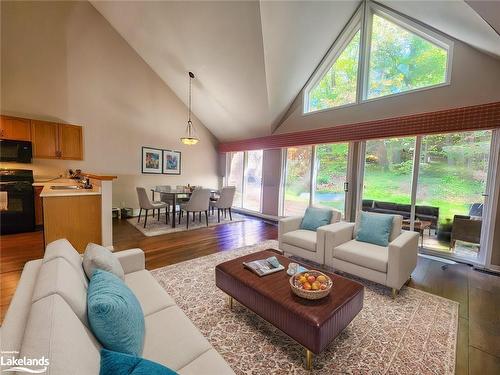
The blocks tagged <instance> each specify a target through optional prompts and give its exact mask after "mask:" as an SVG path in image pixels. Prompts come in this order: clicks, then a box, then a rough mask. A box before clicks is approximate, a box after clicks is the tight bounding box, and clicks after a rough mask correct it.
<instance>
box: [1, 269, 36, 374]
mask: <svg viewBox="0 0 500 375" xmlns="http://www.w3.org/2000/svg"><path fill="white" fill-rule="evenodd" d="M41 266H42V260H41V259H37V260H32V261H29V262H27V263H26V264H25V265H24V268H23V272H22V274H21V278H20V279H19V283H18V284H17V288H16V293H15V294H14V296H13V297H12V300H11V301H10V305H9V309H8V310H7V314H6V315H5V319H4V320H3V323H2V329H1V332H0V344H1V345H0V346H1V348H2V350H3V351H6V352H7V351H9V352H13V353H11V354H12V355H11V356H10V357H14V358H17V357H18V353H14V352H19V351H20V349H21V343H22V340H23V335H24V330H25V327H26V323H27V321H28V317H29V313H30V309H31V299H32V296H33V290H34V288H35V285H36V279H37V276H38V271H39V270H40V267H41ZM3 356H4V358H5V359H7V358H9V355H8V354H7V353H4V354H3ZM8 367H10V366H8ZM1 369H4V367H1Z"/></svg>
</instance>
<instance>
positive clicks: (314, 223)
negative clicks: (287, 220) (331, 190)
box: [300, 207, 332, 231]
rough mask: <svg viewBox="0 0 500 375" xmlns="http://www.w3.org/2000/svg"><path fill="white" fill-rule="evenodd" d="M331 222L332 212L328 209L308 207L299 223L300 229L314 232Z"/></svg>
mask: <svg viewBox="0 0 500 375" xmlns="http://www.w3.org/2000/svg"><path fill="white" fill-rule="evenodd" d="M331 220H332V210H330V209H328V208H317V207H308V208H307V210H306V213H305V214H304V217H303V219H302V222H301V223H300V229H307V230H313V231H316V230H317V229H318V228H319V227H322V226H323V225H328V224H330V221H331Z"/></svg>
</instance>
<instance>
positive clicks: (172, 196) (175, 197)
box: [151, 188, 219, 228]
mask: <svg viewBox="0 0 500 375" xmlns="http://www.w3.org/2000/svg"><path fill="white" fill-rule="evenodd" d="M155 193H158V194H160V197H161V196H162V195H163V196H166V197H167V199H166V200H165V201H167V202H169V201H170V202H172V220H171V221H172V228H175V222H176V220H175V214H176V212H177V205H178V204H179V202H181V201H182V200H185V199H186V198H189V197H190V196H191V194H193V192H189V191H186V190H184V189H171V190H168V191H167V190H161V189H157V188H155V189H151V200H152V201H153V202H154V201H155ZM218 193H219V190H218V189H210V194H211V196H214V195H215V194H218Z"/></svg>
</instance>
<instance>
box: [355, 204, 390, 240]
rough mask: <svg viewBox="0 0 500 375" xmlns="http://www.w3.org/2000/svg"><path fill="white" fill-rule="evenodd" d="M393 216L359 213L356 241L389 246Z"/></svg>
mask: <svg viewBox="0 0 500 375" xmlns="http://www.w3.org/2000/svg"><path fill="white" fill-rule="evenodd" d="M393 221H394V215H386V214H372V213H368V212H363V211H362V212H361V215H360V217H359V223H358V224H359V225H358V231H357V233H356V241H361V242H368V243H372V244H374V245H379V246H387V245H389V236H390V234H391V231H392V223H393Z"/></svg>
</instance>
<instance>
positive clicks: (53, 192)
mask: <svg viewBox="0 0 500 375" xmlns="http://www.w3.org/2000/svg"><path fill="white" fill-rule="evenodd" d="M75 185H76V186H80V187H81V186H82V184H80V183H78V182H76V181H75V180H72V179H69V178H61V179H57V180H53V181H48V182H35V183H33V186H43V190H42V192H41V193H40V197H41V198H49V197H71V196H80V195H101V187H100V186H96V185H95V184H94V185H93V187H92V189H83V188H81V189H68V190H60V189H52V188H51V187H52V186H75Z"/></svg>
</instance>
